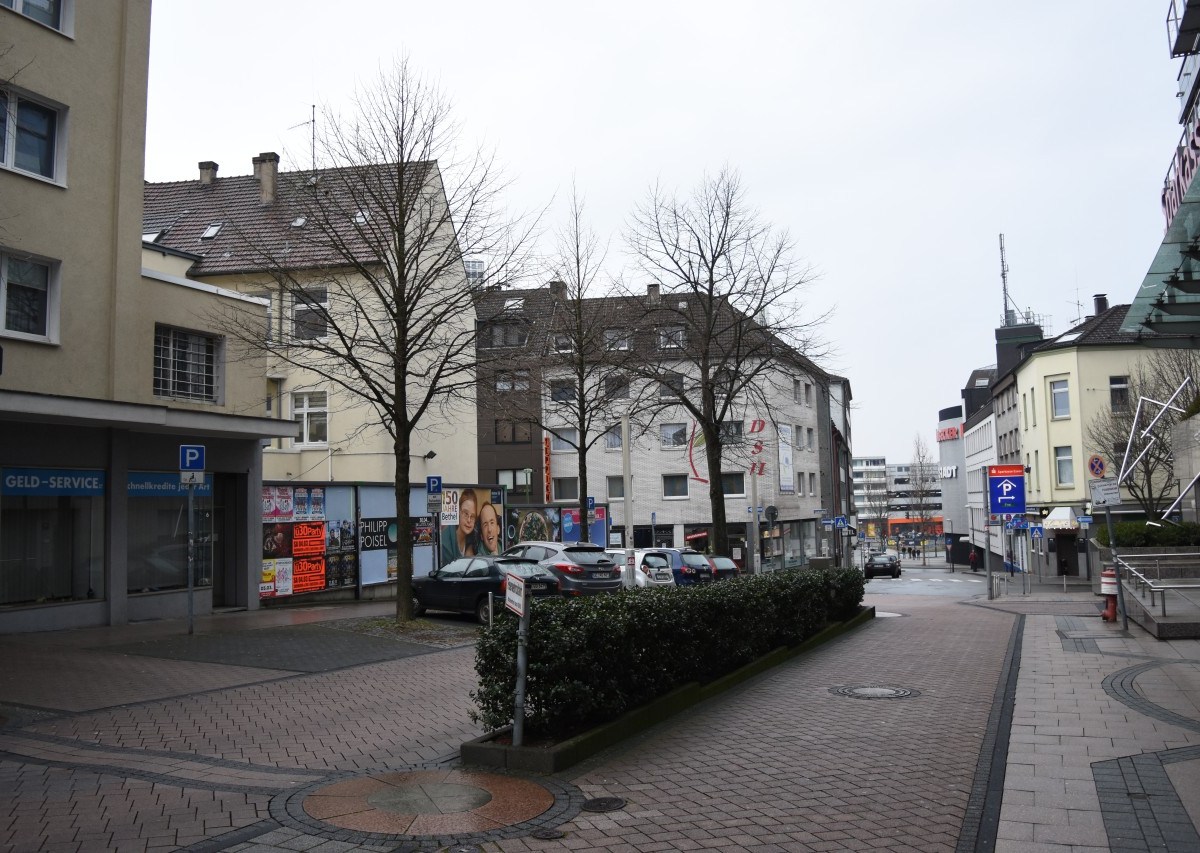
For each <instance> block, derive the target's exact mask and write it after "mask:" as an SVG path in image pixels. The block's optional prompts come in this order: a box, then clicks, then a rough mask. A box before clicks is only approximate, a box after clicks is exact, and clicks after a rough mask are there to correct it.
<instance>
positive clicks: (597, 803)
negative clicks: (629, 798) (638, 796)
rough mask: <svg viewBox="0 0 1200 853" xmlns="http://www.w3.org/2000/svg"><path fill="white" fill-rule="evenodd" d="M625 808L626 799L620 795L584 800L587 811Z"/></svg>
mask: <svg viewBox="0 0 1200 853" xmlns="http://www.w3.org/2000/svg"><path fill="white" fill-rule="evenodd" d="M623 808H625V801H624V800H622V799H621V798H620V797H596V798H595V799H592V800H584V801H583V810H584V811H585V812H615V811H616V810H617V809H623Z"/></svg>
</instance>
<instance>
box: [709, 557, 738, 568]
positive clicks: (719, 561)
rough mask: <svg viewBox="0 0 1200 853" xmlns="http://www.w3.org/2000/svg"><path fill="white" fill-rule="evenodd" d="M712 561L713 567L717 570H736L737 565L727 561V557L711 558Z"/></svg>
mask: <svg viewBox="0 0 1200 853" xmlns="http://www.w3.org/2000/svg"><path fill="white" fill-rule="evenodd" d="M712 561H713V565H714V566H716V567H717V568H718V569H736V568H737V563H735V562H734V561H733V560H731V559H729V558H728V557H713V558H712Z"/></svg>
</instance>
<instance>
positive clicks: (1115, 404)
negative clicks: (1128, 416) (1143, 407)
mask: <svg viewBox="0 0 1200 853" xmlns="http://www.w3.org/2000/svg"><path fill="white" fill-rule="evenodd" d="M1108 399H1109V403H1110V404H1111V405H1112V410H1113V411H1114V412H1126V411H1129V377H1128V376H1110V377H1108Z"/></svg>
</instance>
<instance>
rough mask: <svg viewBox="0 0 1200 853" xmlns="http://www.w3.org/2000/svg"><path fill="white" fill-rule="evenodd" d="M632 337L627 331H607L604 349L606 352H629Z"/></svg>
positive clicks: (605, 332)
mask: <svg viewBox="0 0 1200 853" xmlns="http://www.w3.org/2000/svg"><path fill="white" fill-rule="evenodd" d="M632 337H633V336H632V335H631V334H630V333H629V331H628V330H626V329H605V330H604V348H605V349H606V350H627V349H629V345H630V341H631V340H632Z"/></svg>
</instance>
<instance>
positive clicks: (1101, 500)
mask: <svg viewBox="0 0 1200 853" xmlns="http://www.w3.org/2000/svg"><path fill="white" fill-rule="evenodd" d="M1088 490H1089V491H1090V492H1091V497H1092V506H1120V505H1121V486H1120V484H1119V483H1117V481H1116V478H1114V477H1106V478H1104V479H1103V480H1088Z"/></svg>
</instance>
